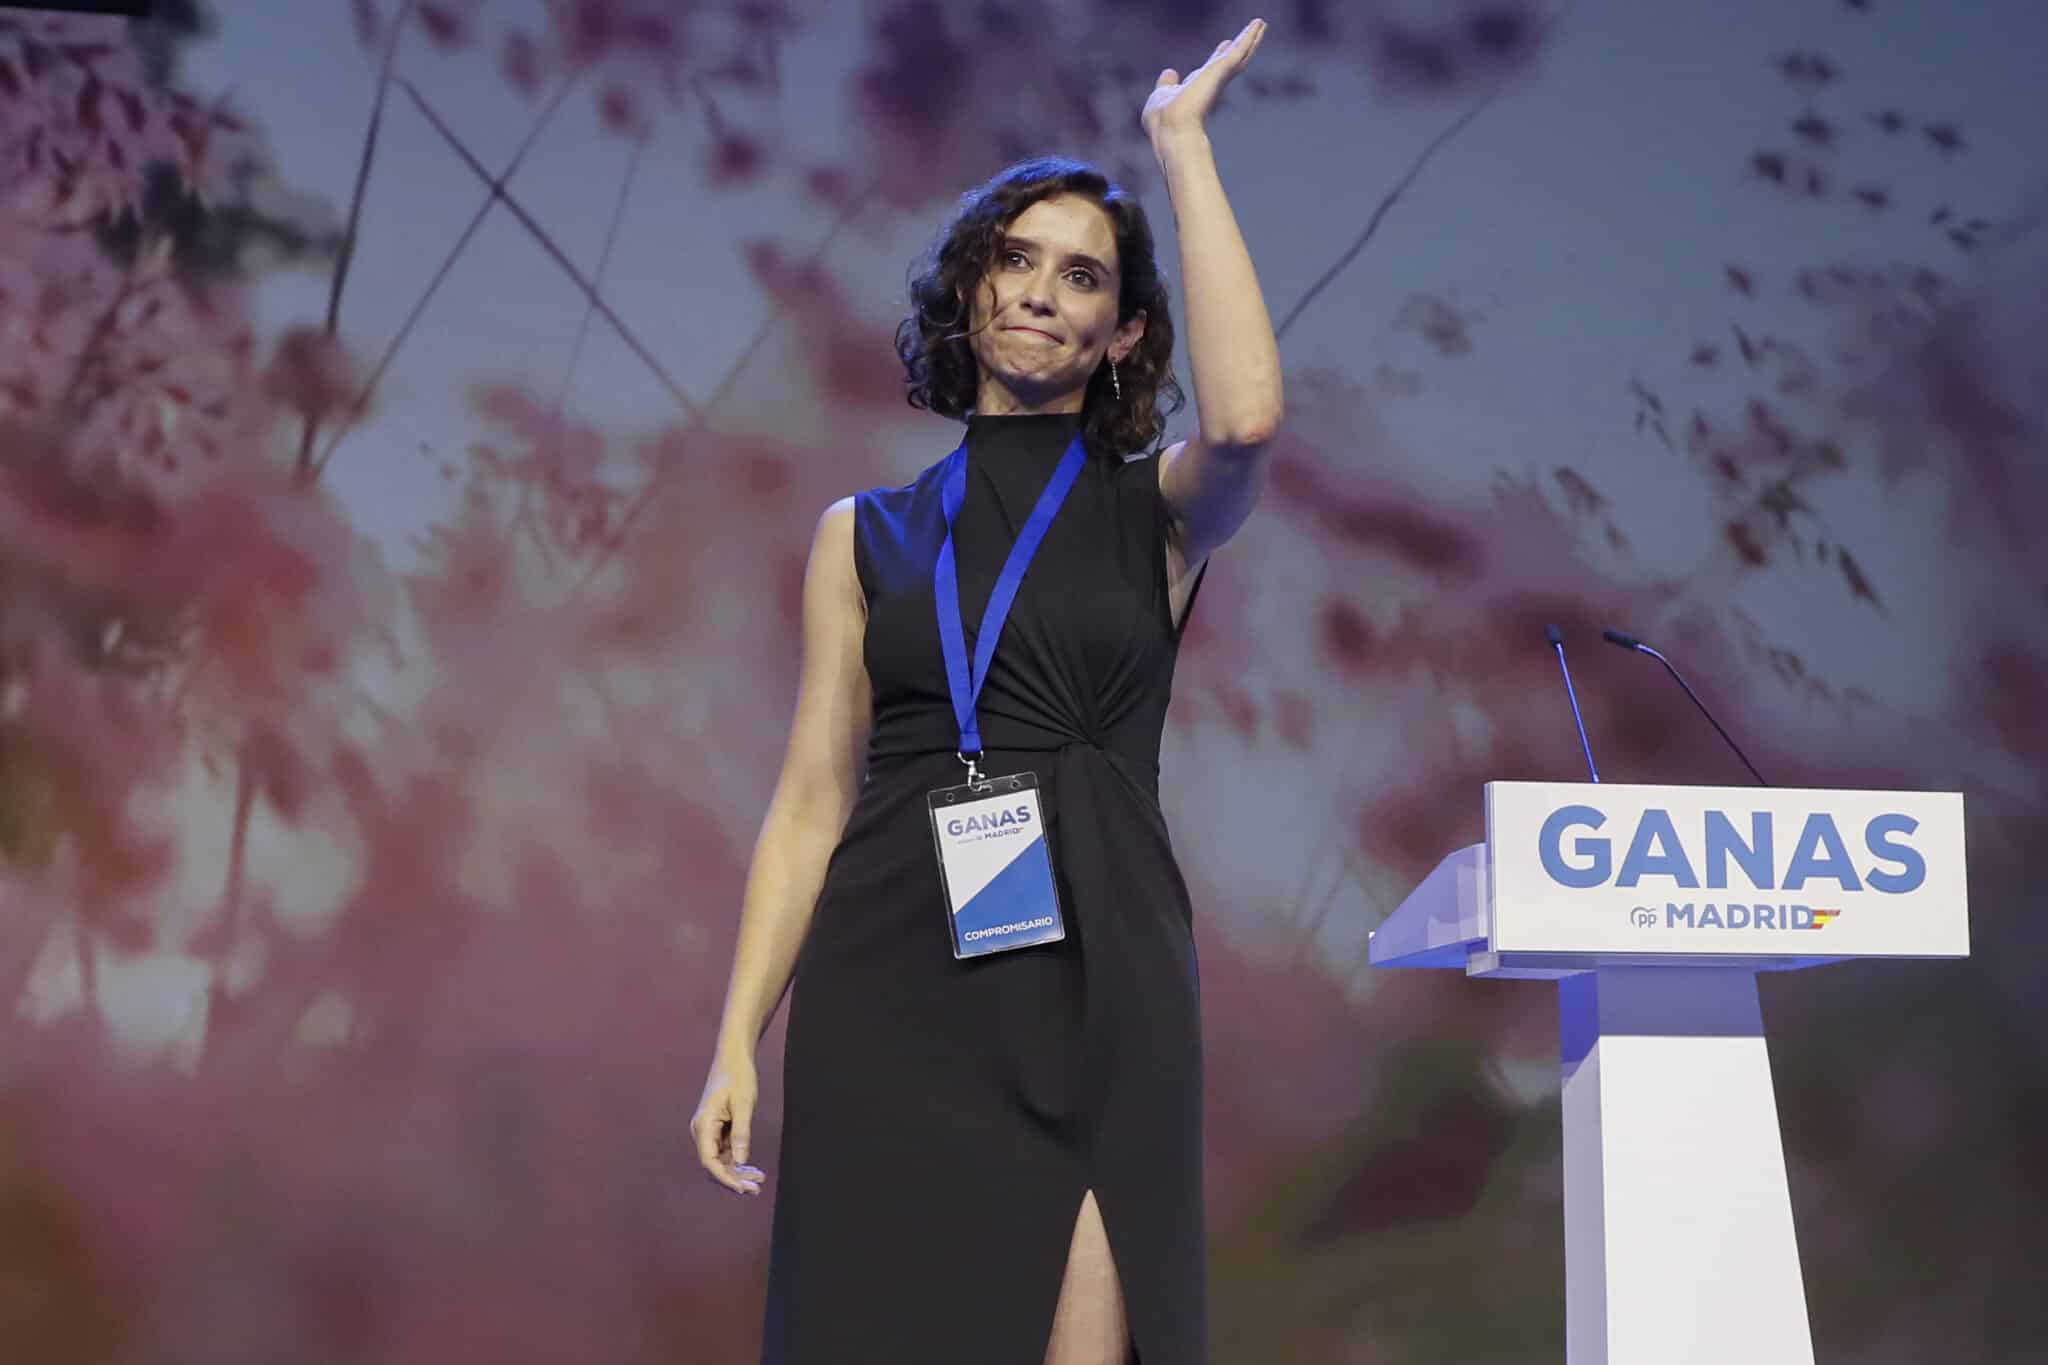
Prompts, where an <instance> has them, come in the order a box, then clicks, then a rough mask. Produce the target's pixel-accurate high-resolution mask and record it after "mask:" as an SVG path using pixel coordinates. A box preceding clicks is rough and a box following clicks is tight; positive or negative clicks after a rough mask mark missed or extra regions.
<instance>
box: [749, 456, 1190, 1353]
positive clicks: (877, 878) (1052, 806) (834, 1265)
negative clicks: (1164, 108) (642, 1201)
mask: <svg viewBox="0 0 2048 1365" xmlns="http://www.w3.org/2000/svg"><path fill="white" fill-rule="evenodd" d="M1075 429H1076V419H1075V418H1073V417H1068V416H1029V417H1000V418H980V417H977V418H974V419H971V420H970V422H969V423H968V435H967V447H968V479H967V497H966V501H965V503H964V504H963V506H962V508H961V511H960V515H959V520H958V524H957V528H956V532H955V540H954V547H955V552H956V554H957V556H958V562H959V581H960V602H961V608H962V613H963V615H964V616H965V618H966V633H967V648H968V651H969V653H970V655H971V654H972V652H973V649H974V641H975V628H976V626H977V625H978V624H979V622H980V620H981V611H982V608H983V606H984V605H985V604H986V603H987V601H988V597H989V593H990V591H991V590H992V588H993V586H994V583H995V579H996V575H997V572H998V571H999V570H1000V568H1001V567H1002V562H1003V558H1004V556H1005V555H1007V554H1008V553H1009V549H1010V546H1011V544H1012V542H1013V541H1014V540H1015V538H1016V535H1017V531H1018V529H1019V528H1020V527H1021V526H1022V525H1023V523H1024V521H1025V519H1026V518H1027V517H1028V516H1029V515H1030V512H1031V508H1032V505H1033V503H1034V502H1035V501H1036V500H1037V498H1038V495H1039V493H1040V492H1041V491H1042V490H1043V489H1044V487H1045V485H1046V482H1047V481H1048V480H1049V479H1050V477H1051V475H1052V471H1053V469H1054V467H1055V466H1056V465H1057V464H1058V463H1059V458H1060V455H1061V454H1062V452H1063V451H1064V450H1065V448H1066V445H1067V442H1068V440H1069V439H1070V437H1071V436H1072V435H1073V433H1074V431H1075ZM943 464H944V462H943V461H942V462H941V463H940V464H938V465H934V466H933V467H932V468H930V469H928V470H926V471H925V472H924V473H923V474H922V475H920V476H919V477H918V478H917V480H916V481H915V482H913V483H911V484H909V485H907V486H905V487H902V488H895V489H881V490H875V491H872V492H868V493H863V494H861V495H860V496H859V497H858V498H857V499H856V510H855V540H854V546H855V559H856V565H857V568H858V571H859V575H860V584H861V589H862V591H863V593H864V594H865V596H866V600H867V608H868V623H867V636H866V662H867V672H868V678H869V681H870V683H871V685H872V689H873V696H874V716H873V728H872V731H871V738H870V741H869V745H868V769H867V779H866V783H865V785H864V786H863V787H862V788H861V792H860V795H859V798H858V800H857V801H856V803H855V806H854V809H853V812H852V815H851V817H850V818H849V820H848V822H847V826H846V829H845V832H844V834H843V836H842V837H841V839H840V842H839V845H838V847H837V849H836V850H835V851H834V853H833V855H832V859H831V862H830V864H829V866H828V868H827V871H826V875H825V882H824V887H823V890H822V891H821V893H820V895H819V899H818V904H817V909H816V912H815V915H814V917H813V920H812V923H811V928H810V932H809V934H808V936H807V938H806V940H805V944H804V948H803V951H802V953H801V955H800V957H799V959H798V962H797V968H796V974H795V978H794V982H793V985H792V988H791V994H790V1015H789V1027H788V1040H787V1044H786V1053H785V1067H784V1073H785V1103H784V1119H783V1131H782V1145H781V1151H780V1154H779V1158H778V1163H779V1170H778V1171H777V1172H776V1176H775V1182H774V1184H772V1185H771V1186H770V1188H771V1189H772V1190H773V1191H774V1192H775V1194H774V1197H775V1219H774V1238H773V1247H772V1251H771V1255H770V1268H769V1289H768V1311H767V1321H766V1330H765V1335H764V1347H763V1357H762V1358H763V1360H764V1362H767V1365H1040V1362H1041V1361H1042V1360H1043V1358H1044V1353H1045V1347H1046V1342H1047V1340H1048V1338H1049V1336H1050V1333H1051V1328H1052V1319H1053V1309H1054V1306H1055V1304H1056V1303H1057V1301H1058V1296H1059V1288H1060V1282H1061V1277H1062V1275H1063V1272H1064V1270H1065V1266H1066V1259H1067V1248H1068V1245H1069V1243H1070V1241H1071V1240H1072V1237H1073V1229H1074V1218H1075V1214H1076V1213H1077V1212H1078V1210H1079V1208H1080V1204H1081V1199H1082V1196H1083V1194H1084V1193H1085V1192H1086V1191H1088V1190H1090V1189H1093V1190H1094V1191H1095V1196H1096V1200H1097V1202H1098V1204H1099V1205H1100V1208H1101V1211H1102V1216H1103V1221H1104V1225H1105V1226H1106V1227H1107V1229H1108V1233H1109V1241H1110V1247H1111V1250H1112V1252H1113V1254H1114V1256H1115V1258H1116V1263H1117V1270H1118V1273H1119V1275H1120V1277H1121V1279H1122V1283H1123V1290H1124V1299H1125V1305H1126V1311H1127V1314H1128V1318H1129V1322H1130V1327H1131V1334H1132V1340H1133V1343H1134V1348H1135V1350H1136V1352H1137V1354H1138V1357H1139V1358H1140V1359H1141V1360H1142V1361H1143V1365H1199V1363H1200V1362H1203V1361H1205V1360H1206V1359H1207V1314H1206V1295H1205V1274H1204V1245H1203V1223H1202V1150H1201V1134H1202V1069H1201V1034H1200V1027H1199V1020H1198V1008H1197V1006H1198V1001H1197V988H1196V975H1195V952H1194V940H1193V934H1192V930H1191V926H1190V912H1189V905H1188V895H1187V888H1186V885H1185V883H1184V882H1183V881H1182V879H1181V875H1180V871H1179V868H1178V867H1177V866H1176V864H1175V861H1174V856H1173V851H1172V849H1171V847H1170V846H1169V844H1168V840H1167V831H1166V825H1165V821H1164V820H1163V819H1162V817H1161V814H1160V807H1159V797H1158V775H1159V740H1160V732H1161V729H1162V727H1163V725H1164V723H1165V717H1166V704H1167V697H1168V693H1169V691H1170V688H1171V683H1172V677H1173V665H1174V657H1175V653H1176V651H1177V648H1178V645H1179V631H1178V629H1177V628H1176V624H1175V622H1174V621H1173V618H1172V611H1171V605H1170V602H1169V598H1168V592H1167V579H1166V536H1167V528H1168V516H1167V512H1166V508H1165V505H1164V503H1163V501H1162V499H1161V497H1160V494H1159V483H1158V471H1157V467H1156V464H1155V462H1154V461H1153V460H1152V459H1149V458H1140V459H1133V460H1128V461H1124V462H1121V463H1117V462H1111V461H1104V460H1099V459H1091V460H1090V461H1089V464H1088V466H1087V468H1086V469H1085V470H1084V472H1083V473H1082V475H1081V478H1080V480H1079V481H1078V482H1077V483H1076V484H1075V486H1074V489H1073V491H1072V492H1071V493H1070V494H1069V495H1068V498H1067V501H1066V504H1065V506H1064V507H1063V508H1062V509H1061V511H1060V513H1059V516H1058V517H1057V518H1056V519H1055V520H1054V522H1053V524H1052V528H1051V530H1050V531H1049V532H1048V533H1047V535H1046V538H1045V541H1044V543H1043V544H1042V545H1041V546H1040V547H1039V551H1038V554H1037V557H1036V558H1035V559H1034V560H1033V562H1032V564H1031V567H1030V570H1029V572H1028V573H1027V574H1026V576H1025V579H1024V583H1023V586H1022V588H1021V589H1020V590H1019V591H1018V594H1017V598H1016V602H1015V604H1014V605H1013V607H1012V609H1011V612H1010V618H1009V622H1008V624H1007V625H1006V626H1005V627H1004V630H1003V634H1002V636H1001V643H1000V645H999V646H998V648H997V650H996V653H995V659H994V661H993V663H992V664H991V665H990V668H989V674H988V682H987V685H986V687H985V688H984V690H983V692H982V694H981V703H980V717H981V730H982V737H983V742H984V744H985V746H986V752H987V754H988V758H989V762H988V763H986V764H985V765H984V767H985V769H986V770H987V771H989V772H991V773H1004V772H1021V771H1029V772H1036V773H1037V774H1038V777H1039V780H1040V783H1041V785H1042V787H1043V789H1044V790H1043V800H1044V802H1045V805H1046V825H1047V829H1048V832H1049V834H1050V837H1051V839H1052V844H1053V857H1054V865H1055V871H1056V874H1057V877H1058V882H1059V892H1060V900H1061V905H1062V907H1063V909H1064V912H1065V915H1066V921H1067V937H1066V939H1065V941H1063V942H1061V943H1057V944H1049V945H1045V946H1043V947H1037V948H1024V949H1018V950H1013V951H1010V952H1004V953H998V954H994V955H992V956H989V957H985V958H978V959H972V960H969V961H966V962H959V961H955V960H954V958H953V954H952V940H951V937H950V933H949V930H948V926H947V918H946V915H947V912H946V904H945V899H944V895H943V892H942V889H941V886H940V881H939V870H938V863H937V860H936V854H935V852H934V849H933V841H932V833H931V827H930V823H929V820H928V817H927V815H926V809H925V796H926V793H927V792H929V791H931V790H933V789H935V788H938V787H947V786H954V785H957V784H958V783H959V782H961V781H962V780H963V778H964V776H965V769H963V768H962V766H961V765H960V762H959V760H958V759H957V758H956V757H955V755H954V751H955V749H956V748H957V747H958V739H959V733H958V728H957V726H956V725H955V722H954V718H953V710H952V705H951V703H950V701H949V699H948V695H947V691H946V675H945V665H944V662H943V660H942V658H941V655H940V652H939V636H938V628H937V625H936V617H935V607H934V605H933V600H932V597H933V593H932V566H933V564H934V562H935V561H936V559H937V557H938V549H939V544H940V542H941V540H942V539H943V538H944V535H945V521H944V516H943V513H942V512H941V510H940V502H939V490H940V472H941V470H942V468H943ZM1198 586H1199V585H1198ZM1190 606H1192V601H1191V602H1190Z"/></svg>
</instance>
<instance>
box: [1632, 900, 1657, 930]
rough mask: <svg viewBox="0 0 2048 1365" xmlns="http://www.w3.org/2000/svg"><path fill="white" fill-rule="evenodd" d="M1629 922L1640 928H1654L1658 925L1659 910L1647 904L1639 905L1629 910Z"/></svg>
mask: <svg viewBox="0 0 2048 1365" xmlns="http://www.w3.org/2000/svg"><path fill="white" fill-rule="evenodd" d="M1628 922H1629V923H1630V924H1633V925H1634V926H1635V927H1636V928H1638V929H1654V928H1656V927H1657V912H1656V911H1655V910H1652V909H1651V908H1650V907H1649V906H1647V905H1638V906H1637V907H1636V908H1635V909H1633V910H1631V911H1629V912H1628Z"/></svg>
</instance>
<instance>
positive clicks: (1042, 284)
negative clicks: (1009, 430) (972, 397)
mask: <svg viewBox="0 0 2048 1365" xmlns="http://www.w3.org/2000/svg"><path fill="white" fill-rule="evenodd" d="M1117 269H1118V262H1117V250H1116V229H1115V227H1114V225H1113V224H1112V223H1111V222H1110V218H1109V215H1108V214H1107V213H1104V212H1103V211H1102V209H1101V207H1100V206H1099V205H1097V204H1096V203H1095V202H1094V201H1093V200H1090V199H1085V198H1082V197H1080V196H1079V195H1071V194H1060V195H1054V196H1052V197H1051V198H1049V199H1041V200H1039V201H1038V202H1037V203H1035V204H1033V205H1032V206H1031V207H1029V208H1027V209H1025V210H1024V211H1023V212H1022V213H1020V214H1018V215H1017V217H1016V218H1015V219H1014V220H1013V221H1012V222H1011V223H1010V226H1009V229H1008V231H1007V233H1006V234H1005V236H1004V238H1003V241H1002V243H1001V244H1000V245H999V246H998V247H997V248H996V258H995V261H994V263H993V264H992V265H991V266H990V267H989V272H988V275H987V276H986V278H985V279H984V280H983V282H982V287H981V288H980V289H978V290H976V291H975V300H974V311H973V316H972V325H973V331H972V334H971V342H970V344H971V345H972V346H973V348H974V359H975V361H976V363H977V364H978V365H979V367H980V371H981V373H980V384H979V386H978V392H977V394H976V401H975V410H976V411H978V412H982V413H996V412H1010V411H1017V410H1020V409H1021V410H1025V411H1053V412H1059V411H1066V412H1072V411H1077V410H1079V408H1080V406H1081V400H1082V398H1083V397H1084V396H1085V394H1086V391H1087V387H1088V378H1089V376H1090V375H1092V374H1094V373H1095V370H1096V367H1097V366H1099V365H1101V364H1102V360H1103V356H1104V355H1105V354H1107V355H1109V356H1111V357H1113V358H1115V359H1117V360H1121V359H1123V357H1124V356H1125V355H1127V354H1128V353H1129V352H1130V349H1131V347H1133V346H1135V345H1137V344H1138V338H1139V337H1141V336H1143V335H1144V332H1145V319H1144V315H1143V314H1139V315H1138V316H1136V317H1133V318H1132V319H1131V320H1130V321H1129V322H1128V323H1125V324H1124V325H1123V326H1121V327H1119V326H1118V325H1117V316H1116V313H1117V299H1118V297H1119V294H1120V293H1121V290H1122V283H1123V282H1122V280H1121V279H1120V278H1119V277H1118V274H1117Z"/></svg>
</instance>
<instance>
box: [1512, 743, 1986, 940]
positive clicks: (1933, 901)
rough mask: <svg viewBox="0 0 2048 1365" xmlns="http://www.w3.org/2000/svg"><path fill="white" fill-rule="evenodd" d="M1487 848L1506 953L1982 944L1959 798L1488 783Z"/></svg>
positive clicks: (1954, 795)
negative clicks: (1971, 906)
mask: <svg viewBox="0 0 2048 1365" xmlns="http://www.w3.org/2000/svg"><path fill="white" fill-rule="evenodd" d="M1486 843H1487V852H1488V885H1487V892H1488V898H1489V900H1490V901H1491V905H1492V944H1491V946H1492V948H1493V950H1494V951H1495V952H1499V953H1518V952H1535V953H1592V954H1599V955H1602V956H1607V955H1613V954H1623V955H1627V956H1629V957H1637V956H1640V955H1643V954H1657V955H1659V956H1663V957H1675V958H1681V959H1682V958H1684V957H1687V956H1692V955H1707V956H1713V957H1729V956H1738V957H1744V958H1780V957H1782V958H1842V957H1967V956H1969V952H1970V925H1969V916H1968V914H1967V913H1966V911H1965V905H1966V902H1967V885H1966V877H1965V874H1964V862H1963V798H1962V797H1961V796H1960V795H1959V794H1957V793H1954V792H1872V791H1823V790H1800V789H1792V788H1783V787H1779V788H1770V789H1758V788H1754V787H1671V786H1655V787H1652V786H1624V785H1621V784H1618V783H1600V784H1597V785H1595V784H1591V783H1583V782H1489V783H1487V784H1486ZM1757 965H1758V966H1760V967H1767V966H1769V965H1771V964H1769V963H1762V962H1760V963H1758V964H1757Z"/></svg>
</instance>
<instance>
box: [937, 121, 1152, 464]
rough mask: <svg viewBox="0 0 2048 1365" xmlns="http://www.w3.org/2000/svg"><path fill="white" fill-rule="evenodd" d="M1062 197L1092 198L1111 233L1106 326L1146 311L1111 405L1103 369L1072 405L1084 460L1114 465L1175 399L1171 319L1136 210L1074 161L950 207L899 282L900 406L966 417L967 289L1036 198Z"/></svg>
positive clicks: (1143, 443) (1009, 176)
mask: <svg viewBox="0 0 2048 1365" xmlns="http://www.w3.org/2000/svg"><path fill="white" fill-rule="evenodd" d="M1060 194H1072V195H1079V196H1081V197H1082V198H1085V199H1088V200H1090V201H1092V202H1093V203H1094V204H1095V205H1096V206H1097V207H1099V208H1100V209H1101V210H1102V211H1103V212H1104V213H1105V214H1107V215H1108V216H1109V221H1110V223H1111V225H1112V226H1113V227H1114V229H1115V232H1116V253H1117V273H1118V274H1119V276H1120V277H1121V288H1120V290H1119V293H1118V298H1117V321H1118V322H1119V323H1123V322H1128V321H1129V320H1130V319H1131V318H1132V317H1133V316H1135V315H1136V314H1138V313H1140V312H1143V313H1144V314H1145V334H1144V335H1143V336H1142V337H1140V338H1139V340H1138V344H1137V345H1136V346H1134V347H1132V348H1131V353H1130V354H1129V355H1128V356H1126V357H1124V359H1123V360H1121V361H1119V362H1118V365H1117V379H1118V383H1119V385H1120V387H1121V388H1122V390H1123V395H1122V397H1118V396H1117V394H1116V393H1115V391H1114V390H1113V389H1112V387H1111V385H1110V382H1109V375H1108V373H1107V371H1106V370H1105V369H1102V368H1098V369H1097V370H1096V372H1095V374H1094V376H1093V377H1091V378H1090V379H1089V381H1088V392H1087V393H1086V395H1084V396H1083V398H1082V401H1081V410H1082V412H1083V413H1084V414H1085V419H1084V421H1083V423H1082V428H1081V432H1082V440H1083V442H1084V444H1086V446H1087V447H1088V453H1089V454H1090V455H1093V456H1096V457H1098V458H1101V459H1110V460H1117V459H1122V458H1124V457H1125V456H1126V455H1129V454H1133V453H1135V452H1138V451H1146V450H1156V449H1157V448H1158V445H1159V442H1160V438H1161V437H1162V436H1163V435H1164V434H1165V431H1166V419H1167V417H1168V416H1170V415H1171V414H1173V413H1174V412H1177V411H1178V410H1179V409H1180V407H1181V404H1182V403H1183V402H1184V401H1185V397H1184V395H1183V394H1182V393H1181V388H1180V384H1179V382H1178V381H1177V380H1175V379H1174V377H1173V314H1172V312H1171V310H1170V308H1169V306H1168V300H1167V295H1166V281H1165V279H1164V278H1162V277H1161V275H1160V273H1159V259H1158V256H1157V255H1156V253H1155V252H1154V250H1153V247H1152V224H1151V222H1150V220H1149V219H1147V218H1146V217H1145V207H1144V205H1142V204H1140V203H1139V202H1138V201H1137V199H1136V198H1134V197H1133V196H1132V195H1131V194H1130V193H1129V192H1128V191H1126V190H1124V189H1123V188H1122V187H1121V186H1118V185H1115V184H1112V183H1111V181H1110V179H1109V177H1108V176H1106V175H1104V174H1103V173H1102V172H1101V171H1100V170H1098V169H1096V168H1095V167H1094V166H1091V165H1089V164H1088V163H1087V162H1085V161H1074V160H1071V159H1069V158H1066V157H1057V156H1048V157H1038V158H1034V159H1033V160H1030V161H1020V162H1018V163H1016V164H1015V165H1013V166H1009V167H1006V168H1004V169H1003V170H1002V171H1000V172H998V173H997V174H996V175H995V176H994V177H993V178H992V179H990V180H988V181H987V182H986V183H984V184H981V185H978V186H976V187H975V188H974V189H972V190H969V191H968V192H967V193H966V194H964V195H962V196H961V198H960V211H959V212H958V213H956V214H954V215H953V218H952V221H950V222H949V223H947V224H946V226H945V227H944V228H943V229H941V230H940V232H939V234H938V236H937V237H936V238H934V239H933V242H932V245H931V246H930V247H929V248H928V249H927V250H926V252H925V254H924V255H923V256H922V257H920V258H919V260H918V262H917V264H916V265H915V266H914V267H913V270H912V274H911V277H910V306H911V312H910V316H908V317H906V318H904V319H903V321H902V322H901V323H899V324H898V325H897V327H896V354H897V355H898V356H900V357H901V358H902V360H903V372H904V380H905V382H906V383H907V384H908V386H909V392H908V394H907V395H906V397H907V398H908V399H909V401H910V406H912V407H914V408H922V409H924V410H926V411H928V412H935V413H938V414H939V415H940V416H942V417H955V418H965V417H966V416H967V414H968V413H969V412H970V411H972V410H973V408H974V400H975V393H976V387H977V384H978V381H979V377H980V375H979V370H978V367H977V366H976V364H975V360H974V352H973V349H972V348H971V347H970V346H969V345H968V340H967V338H968V336H969V332H968V331H967V330H966V329H967V326H968V319H969V318H970V317H971V316H972V305H973V291H974V290H975V289H976V288H978V287H979V286H980V285H981V282H982V280H983V279H984V278H985V277H986V276H987V274H988V271H989V269H990V267H991V266H993V265H994V264H995V261H996V253H997V251H998V250H999V249H1000V248H1001V246H1002V243H1003V236H1004V233H1005V232H1007V231H1008V229H1009V227H1010V224H1011V223H1013V222H1015V221H1016V219H1017V215H1018V214H1020V213H1022V212H1024V210H1025V209H1028V208H1030V207H1031V206H1032V205H1033V204H1035V203H1037V202H1038V201H1039V200H1041V199H1050V198H1052V197H1053V196H1054V195H1060Z"/></svg>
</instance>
